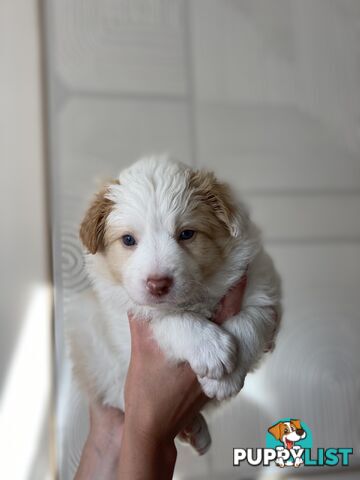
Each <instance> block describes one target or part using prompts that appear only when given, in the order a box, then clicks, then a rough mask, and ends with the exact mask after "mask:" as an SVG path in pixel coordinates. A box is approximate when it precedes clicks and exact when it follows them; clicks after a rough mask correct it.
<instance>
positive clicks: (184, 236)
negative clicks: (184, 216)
mask: <svg viewBox="0 0 360 480" xmlns="http://www.w3.org/2000/svg"><path fill="white" fill-rule="evenodd" d="M194 235H195V231H194V230H183V231H182V232H181V233H180V235H179V240H190V238H193V236H194Z"/></svg>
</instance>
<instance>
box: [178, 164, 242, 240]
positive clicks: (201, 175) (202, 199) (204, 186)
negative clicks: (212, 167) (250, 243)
mask: <svg viewBox="0 0 360 480" xmlns="http://www.w3.org/2000/svg"><path fill="white" fill-rule="evenodd" d="M187 175H188V177H189V188H190V189H191V190H193V192H194V200H195V201H197V202H198V203H199V206H201V205H205V206H208V207H210V211H209V213H210V214H213V215H214V216H215V217H216V218H217V219H218V220H219V221H220V222H221V223H222V225H223V226H225V228H226V229H227V230H228V232H229V233H230V235H231V236H233V237H237V236H238V235H239V233H240V227H241V226H240V222H239V218H238V217H237V215H236V207H235V205H234V202H233V199H232V194H231V190H230V187H229V186H228V185H227V184H226V183H222V182H219V181H218V180H217V179H216V177H215V175H214V173H213V172H208V171H206V170H196V171H193V170H188V172H187Z"/></svg>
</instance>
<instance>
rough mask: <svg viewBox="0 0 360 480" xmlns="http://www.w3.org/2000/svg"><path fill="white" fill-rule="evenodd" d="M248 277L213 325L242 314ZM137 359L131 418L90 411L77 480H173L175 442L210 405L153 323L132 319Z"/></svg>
mask: <svg viewBox="0 0 360 480" xmlns="http://www.w3.org/2000/svg"><path fill="white" fill-rule="evenodd" d="M245 287H246V277H243V278H242V279H241V280H240V281H239V283H238V284H237V285H235V286H234V287H233V288H232V289H231V291H229V292H228V294H227V295H226V296H225V297H224V298H223V299H222V300H221V302H220V304H219V307H218V310H217V311H216V313H215V315H214V318H213V321H214V322H216V323H218V324H221V323H222V322H224V321H225V320H226V319H227V318H230V317H231V316H233V315H235V314H237V313H239V312H240V309H241V303H242V297H243V294H244V291H245ZM129 325H130V331H131V359H130V365H129V370H128V373H127V378H126V384H125V411H126V415H125V416H124V414H123V413H122V412H121V411H120V410H117V409H115V408H111V407H104V406H102V405H99V404H93V405H91V406H90V432H89V436H88V438H87V441H86V443H85V446H84V450H83V453H82V456H81V461H80V465H79V468H78V471H77V474H76V476H75V480H95V479H99V478H101V479H102V480H114V479H117V478H118V479H120V478H121V480H155V479H156V480H168V479H171V478H172V474H173V471H174V467H175V462H176V455H177V451H176V447H175V443H174V440H175V437H176V435H177V434H178V433H179V432H181V431H182V430H184V429H185V428H186V426H187V425H188V424H189V423H190V422H191V420H192V419H193V418H194V417H195V415H196V414H197V413H198V412H199V410H200V409H201V408H202V407H203V406H204V405H205V403H206V402H207V401H208V400H209V399H208V398H207V397H206V396H205V395H204V394H203V392H202V390H201V387H200V385H199V383H198V381H197V378H196V375H195V374H194V373H193V371H192V370H191V368H190V366H189V365H188V364H185V363H184V364H180V365H172V364H169V362H168V361H167V360H166V358H165V357H164V355H163V354H162V352H161V351H160V349H159V348H158V346H157V345H156V343H155V342H154V340H153V339H152V337H151V331H150V328H149V325H148V323H147V322H144V321H141V319H135V318H133V317H132V316H131V314H129Z"/></svg>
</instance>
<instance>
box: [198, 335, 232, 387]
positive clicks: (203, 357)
mask: <svg viewBox="0 0 360 480" xmlns="http://www.w3.org/2000/svg"><path fill="white" fill-rule="evenodd" d="M236 362H237V345H236V341H235V339H234V338H233V337H232V336H231V335H230V334H229V333H227V332H225V331H224V330H222V329H220V328H219V327H215V326H214V328H212V329H211V330H210V331H208V332H206V334H205V335H204V336H203V339H202V340H201V342H200V344H199V345H197V348H196V350H195V351H194V352H193V353H192V355H191V358H190V359H189V363H190V365H191V368H192V370H193V371H194V372H195V373H196V375H197V376H198V377H200V378H202V377H207V378H209V379H220V378H222V377H224V376H225V375H227V374H230V373H231V372H232V371H233V370H234V368H235V366H236Z"/></svg>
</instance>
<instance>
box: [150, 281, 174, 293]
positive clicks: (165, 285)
mask: <svg viewBox="0 0 360 480" xmlns="http://www.w3.org/2000/svg"><path fill="white" fill-rule="evenodd" d="M172 284H173V279H172V278H171V277H150V278H148V279H147V281H146V288H147V289H148V290H149V292H150V293H151V294H152V295H156V296H157V297H161V296H162V295H166V294H167V293H168V292H169V290H170V287H171V285H172Z"/></svg>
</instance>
